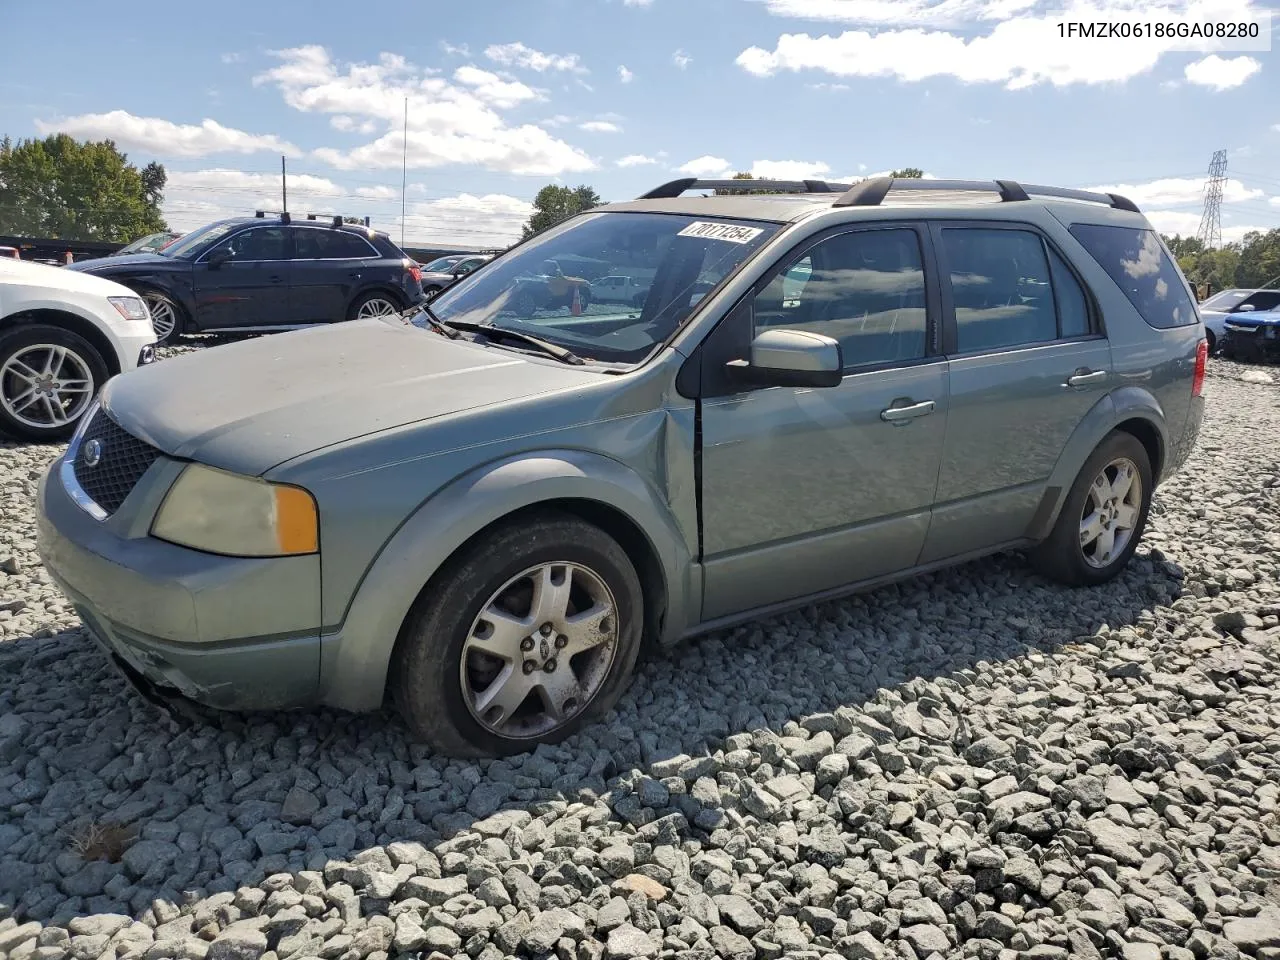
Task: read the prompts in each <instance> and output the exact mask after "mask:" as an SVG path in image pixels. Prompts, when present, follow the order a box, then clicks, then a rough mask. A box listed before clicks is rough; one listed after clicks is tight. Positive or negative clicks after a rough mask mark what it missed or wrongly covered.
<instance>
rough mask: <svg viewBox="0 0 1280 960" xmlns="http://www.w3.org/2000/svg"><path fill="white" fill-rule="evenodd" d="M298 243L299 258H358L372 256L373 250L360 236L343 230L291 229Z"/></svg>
mask: <svg viewBox="0 0 1280 960" xmlns="http://www.w3.org/2000/svg"><path fill="white" fill-rule="evenodd" d="M293 233H294V236H295V238H296V242H297V244H298V252H297V257H298V259H299V260H359V259H362V258H364V257H372V256H374V254H375V251H374V249H373V248H372V247H370V246H369V244H368V243H366V242H365V241H364V240H363V239H362V238H360V237H357V236H356V235H355V234H353V233H347V232H346V231H344V230H315V229H310V228H305V227H304V228H301V229H295V230H294V231H293Z"/></svg>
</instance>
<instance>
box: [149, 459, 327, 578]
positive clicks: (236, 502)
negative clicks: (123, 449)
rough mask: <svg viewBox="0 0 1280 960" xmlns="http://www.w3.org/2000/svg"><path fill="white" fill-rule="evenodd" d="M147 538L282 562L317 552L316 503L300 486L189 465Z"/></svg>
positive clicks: (174, 486)
mask: <svg viewBox="0 0 1280 960" xmlns="http://www.w3.org/2000/svg"><path fill="white" fill-rule="evenodd" d="M151 535H152V536H153V537H158V538H159V539H161V540H168V541H169V542H170V543H177V544H180V545H182V546H184V547H191V548H193V549H195V550H204V551H205V552H207V553H221V554H226V555H227V556H232V557H284V556H291V555H296V554H304V553H315V552H316V551H317V550H319V548H320V531H319V520H318V517H317V514H316V502H315V500H314V499H312V497H311V494H309V493H308V492H307V491H306V490H303V489H302V488H301V487H291V486H286V485H285V484H280V483H268V482H267V481H266V480H259V479H257V478H256V477H244V476H241V475H239V474H235V473H228V472H226V471H225V470H217V469H215V468H213V467H206V466H203V465H202V464H198V463H193V464H189V465H188V466H187V467H186V469H184V470H183V471H182V473H181V474H180V475H179V476H178V479H177V481H176V482H175V483H174V485H173V486H172V487H171V488H170V490H169V492H168V494H166V495H165V498H164V503H162V504H161V505H160V511H159V513H157V514H156V519H155V521H154V522H153V523H152V525H151Z"/></svg>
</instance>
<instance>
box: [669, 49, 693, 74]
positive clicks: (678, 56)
mask: <svg viewBox="0 0 1280 960" xmlns="http://www.w3.org/2000/svg"><path fill="white" fill-rule="evenodd" d="M671 62H672V63H674V64H675V65H676V66H677V67H679V68H680V69H681V70H683V69H684V68H685V67H687V66H689V64H691V63H693V57H691V56H689V55H688V54H687V53H685V52H684V51H683V50H677V51H676V52H675V53H673V54H672V55H671Z"/></svg>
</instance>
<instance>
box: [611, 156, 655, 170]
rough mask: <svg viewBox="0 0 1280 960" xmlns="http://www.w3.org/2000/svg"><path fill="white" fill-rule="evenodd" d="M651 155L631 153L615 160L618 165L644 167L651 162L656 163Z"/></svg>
mask: <svg viewBox="0 0 1280 960" xmlns="http://www.w3.org/2000/svg"><path fill="white" fill-rule="evenodd" d="M657 162H658V161H657V160H655V159H654V158H653V157H646V156H645V155H644V154H643V153H632V154H629V155H627V156H625V157H622V158H620V159H619V160H618V161H617V164H618V166H620V167H645V166H648V165H650V164H653V163H657Z"/></svg>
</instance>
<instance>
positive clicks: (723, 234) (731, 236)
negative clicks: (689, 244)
mask: <svg viewBox="0 0 1280 960" xmlns="http://www.w3.org/2000/svg"><path fill="white" fill-rule="evenodd" d="M762 233H764V230H763V229H762V228H760V227H738V226H734V225H733V224H731V223H702V222H698V223H691V224H689V225H688V226H687V227H685V228H684V229H683V230H681V231H680V232H679V233H678V234H676V236H678V237H698V238H700V239H702V240H726V241H728V242H729V243H750V242H751V241H752V240H754V239H755V238H756V237H758V236H760V234H762Z"/></svg>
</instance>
